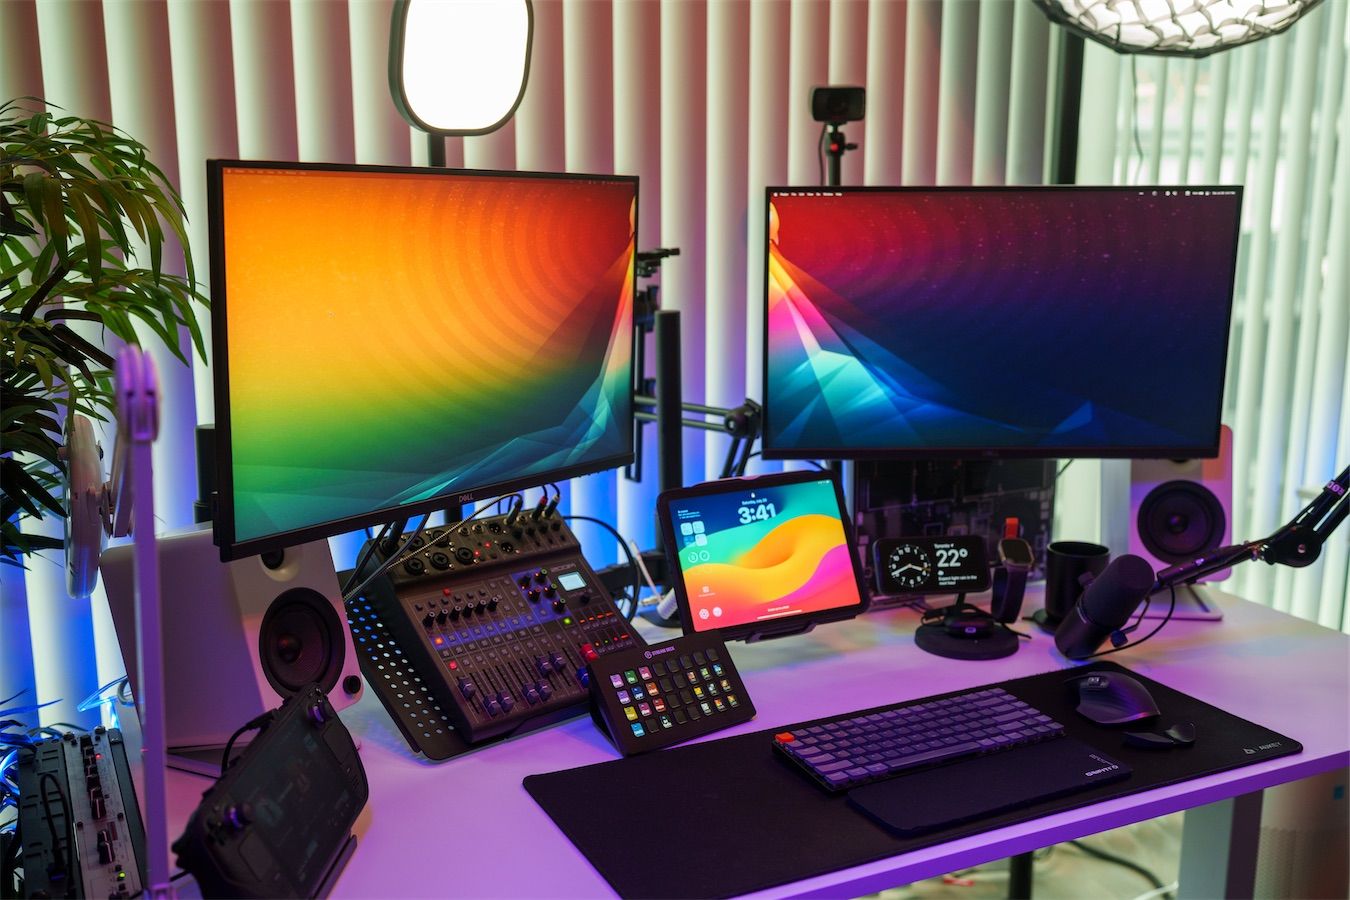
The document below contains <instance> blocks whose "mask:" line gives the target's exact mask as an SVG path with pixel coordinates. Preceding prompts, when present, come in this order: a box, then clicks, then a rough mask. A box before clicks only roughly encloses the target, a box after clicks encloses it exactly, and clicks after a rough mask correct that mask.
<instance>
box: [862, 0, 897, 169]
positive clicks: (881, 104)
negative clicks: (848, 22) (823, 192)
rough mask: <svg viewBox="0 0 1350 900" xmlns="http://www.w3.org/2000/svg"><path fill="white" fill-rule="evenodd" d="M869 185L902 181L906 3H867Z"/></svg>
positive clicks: (865, 166) (865, 163)
mask: <svg viewBox="0 0 1350 900" xmlns="http://www.w3.org/2000/svg"><path fill="white" fill-rule="evenodd" d="M867 10H868V21H867V141H868V143H869V144H870V148H871V149H870V152H869V153H868V154H867V155H866V156H865V157H864V158H863V172H864V175H863V179H864V182H865V183H866V184H876V185H893V184H899V183H900V178H901V172H900V160H901V148H902V147H903V145H904V122H905V58H906V56H905V46H906V38H905V28H906V9H905V5H904V4H903V3H890V2H885V0H881V2H877V3H869V4H868V5H867Z"/></svg>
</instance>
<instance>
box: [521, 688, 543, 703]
mask: <svg viewBox="0 0 1350 900" xmlns="http://www.w3.org/2000/svg"><path fill="white" fill-rule="evenodd" d="M520 692H521V693H522V694H524V695H525V702H526V703H528V704H530V705H531V706H534V705H535V704H536V703H538V702H539V690H538V688H536V687H535V686H534V685H532V684H530V683H529V682H526V683H525V684H522V685H521V686H520Z"/></svg>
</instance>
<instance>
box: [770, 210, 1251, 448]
mask: <svg viewBox="0 0 1350 900" xmlns="http://www.w3.org/2000/svg"><path fill="white" fill-rule="evenodd" d="M1241 199H1242V190H1241V188H1239V187H1201V188H1193V187H1192V188H1185V187H1182V188H1161V187H1160V188H1152V187H1149V188H1138V187H1035V188H1020V187H1019V188H1008V187H999V188H832V189H815V188H812V189H802V188H786V187H783V188H769V189H768V191H767V201H768V215H767V216H766V222H767V226H768V228H767V235H766V243H767V253H766V271H765V300H766V303H767V312H766V315H765V344H764V346H765V354H764V355H765V360H764V436H763V455H764V457H765V458H766V459H789V458H808V459H819V458H836V459H867V458H874V459H882V458H908V459H920V458H931V457H955V458H980V457H1028V458H1033V457H1159V458H1163V457H1171V458H1192V457H1212V456H1214V455H1216V454H1217V452H1218V446H1219V444H1218V442H1219V413H1220V405H1221V403H1222V398H1223V383H1224V367H1225V363H1226V359H1227V352H1228V333H1229V321H1230V317H1231V310H1232V298H1233V279H1234V273H1235V271H1236V257H1237V242H1238V220H1239V215H1240V211H1241Z"/></svg>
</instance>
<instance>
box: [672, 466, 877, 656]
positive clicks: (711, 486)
mask: <svg viewBox="0 0 1350 900" xmlns="http://www.w3.org/2000/svg"><path fill="white" fill-rule="evenodd" d="M821 481H823V482H829V483H830V484H831V486H833V488H834V497H835V500H836V502H837V503H838V504H839V521H840V522H842V523H843V526H844V545H845V546H846V547H847V548H848V556H849V562H850V564H851V565H852V566H853V581H854V584H855V586H856V587H857V589H858V598H859V600H858V602H857V603H849V604H847V605H844V606H834V607H830V608H829V609H822V610H816V611H814V612H803V613H798V614H797V615H794V616H786V617H784V618H781V619H771V620H768V621H765V622H745V623H742V624H740V625H728V626H725V627H723V628H706V629H698V628H696V627H694V621H693V616H692V614H691V613H690V611H689V591H688V589H687V587H686V585H685V582H684V569H682V568H681V567H680V560H679V550H678V549H676V539H675V523H674V522H673V521H672V520H671V515H670V507H671V504H672V503H674V502H676V501H679V500H688V499H693V498H697V497H709V496H716V495H718V494H733V493H742V492H745V491H750V490H756V489H760V488H766V487H780V486H782V485H788V484H804V483H807V482H821ZM656 512H657V516H656V517H657V520H658V522H659V524H660V528H661V543H662V547H663V548H664V551H665V555H666V569H667V571H668V572H669V573H670V587H671V590H673V591H674V592H675V602H676V605H677V606H678V607H679V610H680V627H681V628H683V630H684V633H685V634H686V635H689V634H717V635H719V636H720V637H721V638H722V639H723V640H726V641H737V640H743V641H758V640H764V639H767V638H774V637H786V636H788V635H792V634H803V633H805V632H807V631H810V630H811V629H812V628H814V627H815V626H816V625H819V624H821V623H823V622H841V621H844V620H845V619H852V618H855V617H857V616H859V615H861V614H862V613H865V612H867V609H868V607H869V606H870V605H871V601H872V594H871V592H870V591H869V590H868V588H867V582H866V581H865V580H864V579H863V574H862V561H861V560H860V559H859V558H858V542H857V538H856V537H855V535H854V531H853V523H852V522H851V521H850V518H849V514H848V506H847V505H846V504H845V502H844V489H843V482H842V479H840V477H839V475H838V473H836V472H832V471H830V470H828V469H825V470H816V469H802V470H798V471H790V472H772V473H768V474H764V475H744V476H741V477H739V478H722V479H719V480H717V481H706V482H704V483H702V484H696V485H693V486H691V487H680V488H672V489H670V490H668V491H662V492H661V494H660V496H658V497H657V498H656Z"/></svg>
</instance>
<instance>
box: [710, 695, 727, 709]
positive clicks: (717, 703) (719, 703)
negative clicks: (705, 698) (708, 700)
mask: <svg viewBox="0 0 1350 900" xmlns="http://www.w3.org/2000/svg"><path fill="white" fill-rule="evenodd" d="M713 705H714V706H716V707H717V711H718V712H725V711H726V708H727V705H726V704H725V703H723V702H722V698H721V697H718V698H717V699H716V700H714V701H713Z"/></svg>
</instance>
